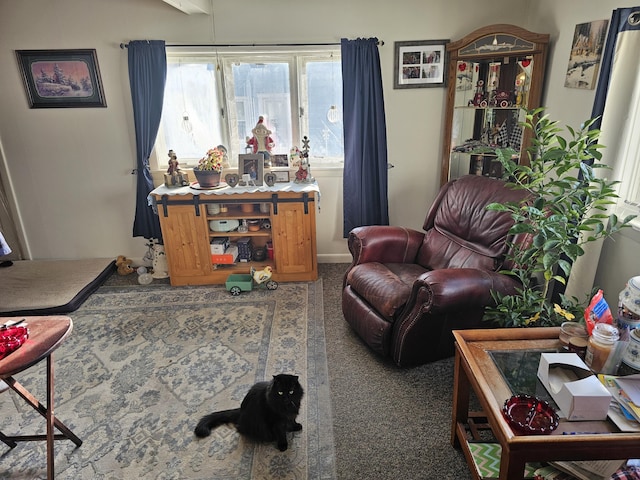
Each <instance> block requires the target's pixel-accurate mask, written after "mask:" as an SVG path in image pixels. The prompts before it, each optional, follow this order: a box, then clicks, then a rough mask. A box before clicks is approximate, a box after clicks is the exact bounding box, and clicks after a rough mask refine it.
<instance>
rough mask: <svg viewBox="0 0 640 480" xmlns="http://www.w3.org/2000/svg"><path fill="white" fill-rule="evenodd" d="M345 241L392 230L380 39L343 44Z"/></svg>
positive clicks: (348, 41) (346, 41)
mask: <svg viewBox="0 0 640 480" xmlns="http://www.w3.org/2000/svg"><path fill="white" fill-rule="evenodd" d="M341 53H342V55H341V56H342V92H343V93H342V105H343V112H344V113H343V120H344V173H343V210H344V231H343V234H344V237H345V238H346V237H347V236H348V235H349V232H350V231H351V229H353V228H355V227H359V226H362V225H388V224H389V205H388V198H387V130H386V120H385V113H384V95H383V93H382V76H381V73H380V55H379V53H378V39H377V38H367V39H357V40H347V39H345V38H343V39H342V42H341Z"/></svg>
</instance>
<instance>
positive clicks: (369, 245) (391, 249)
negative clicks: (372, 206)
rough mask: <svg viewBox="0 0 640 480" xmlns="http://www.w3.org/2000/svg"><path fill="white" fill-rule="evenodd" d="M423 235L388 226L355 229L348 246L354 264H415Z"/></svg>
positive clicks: (350, 235) (406, 229)
mask: <svg viewBox="0 0 640 480" xmlns="http://www.w3.org/2000/svg"><path fill="white" fill-rule="evenodd" d="M423 239H424V232H419V231H417V230H412V229H410V228H404V227H395V226H389V225H369V226H365V227H357V228H354V229H353V230H351V232H349V239H348V243H347V244H348V246H349V251H350V252H351V255H352V256H353V264H352V265H358V264H360V263H368V262H379V263H414V262H415V259H416V256H417V254H418V250H419V249H420V246H421V245H422V241H423Z"/></svg>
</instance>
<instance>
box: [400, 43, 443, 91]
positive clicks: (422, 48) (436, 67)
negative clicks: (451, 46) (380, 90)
mask: <svg viewBox="0 0 640 480" xmlns="http://www.w3.org/2000/svg"><path fill="white" fill-rule="evenodd" d="M447 43H449V40H415V41H410V42H395V43H394V45H395V57H394V69H393V74H394V80H393V88H421V87H443V86H444V85H445V79H446V73H447V72H446V64H447V48H446V45H447Z"/></svg>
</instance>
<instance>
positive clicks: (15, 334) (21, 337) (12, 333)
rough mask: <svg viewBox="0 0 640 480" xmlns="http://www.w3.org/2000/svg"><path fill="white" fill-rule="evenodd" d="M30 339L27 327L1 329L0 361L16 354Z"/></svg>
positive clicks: (16, 326)
mask: <svg viewBox="0 0 640 480" xmlns="http://www.w3.org/2000/svg"><path fill="white" fill-rule="evenodd" d="M27 338H29V329H28V328H27V326H26V325H24V324H23V325H15V326H12V327H7V328H2V329H0V360H2V359H3V358H4V357H6V356H7V355H9V354H10V353H11V352H14V351H15V350H17V349H18V348H20V346H21V345H22V344H23V343H24V342H25V341H26V340H27Z"/></svg>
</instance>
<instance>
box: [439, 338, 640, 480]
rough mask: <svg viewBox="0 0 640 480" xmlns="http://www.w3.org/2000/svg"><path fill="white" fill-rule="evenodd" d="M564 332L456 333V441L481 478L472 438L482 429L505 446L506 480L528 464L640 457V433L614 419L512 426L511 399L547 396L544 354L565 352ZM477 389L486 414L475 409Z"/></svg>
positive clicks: (453, 434) (502, 478) (519, 475)
mask: <svg viewBox="0 0 640 480" xmlns="http://www.w3.org/2000/svg"><path fill="white" fill-rule="evenodd" d="M559 332H560V328H559V327H548V328H547V327H540V328H499V329H480V330H455V331H454V332H453V335H454V337H455V340H456V354H455V364H454V391H453V410H452V422H451V443H452V445H453V446H454V447H460V448H462V451H463V452H464V455H465V458H466V460H467V463H468V465H469V468H470V469H471V471H472V474H473V475H474V478H476V479H480V478H481V477H479V476H478V473H477V471H476V468H475V466H474V461H473V457H472V454H471V450H470V449H469V442H470V441H473V440H474V439H477V438H476V437H477V435H478V434H479V431H480V430H482V429H485V430H486V429H490V431H491V432H490V433H491V435H492V437H493V438H494V439H495V441H496V442H497V443H499V444H500V446H501V457H500V477H499V478H500V480H513V479H519V478H523V477H524V470H525V464H526V463H527V462H547V461H559V460H617V459H620V460H624V459H628V458H637V457H638V456H640V432H633V433H622V432H620V431H619V429H618V428H617V427H616V425H615V424H614V423H613V422H610V421H609V420H604V421H585V422H570V421H568V420H566V419H562V418H561V419H560V425H559V426H558V428H557V430H555V431H554V432H553V433H552V434H551V435H516V434H515V433H513V431H512V430H511V428H510V427H509V424H508V423H507V421H506V420H505V419H504V417H503V416H502V406H503V405H504V402H505V400H507V399H508V398H510V397H511V396H512V395H514V394H519V393H529V394H531V395H538V396H541V397H543V398H545V399H547V393H546V391H545V390H544V387H542V386H541V385H538V384H537V382H536V374H537V368H538V361H539V355H540V352H543V351H546V352H553V351H560V350H559V349H560V347H561V344H560V341H559V340H558V335H559ZM507 367H509V368H507ZM509 370H510V371H511V372H509ZM510 374H513V375H510ZM516 389H517V390H516ZM526 389H533V391H526ZM520 390H522V391H520ZM472 391H473V393H474V394H475V396H476V397H477V400H478V402H479V404H480V406H481V408H482V411H481V412H472V411H470V409H469V407H470V396H471V392H472ZM549 399H550V398H549ZM552 405H553V403H552ZM575 432H592V433H588V434H581V433H577V434H576V433H575ZM595 432H598V433H595ZM567 433H571V435H568V434H567Z"/></svg>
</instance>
